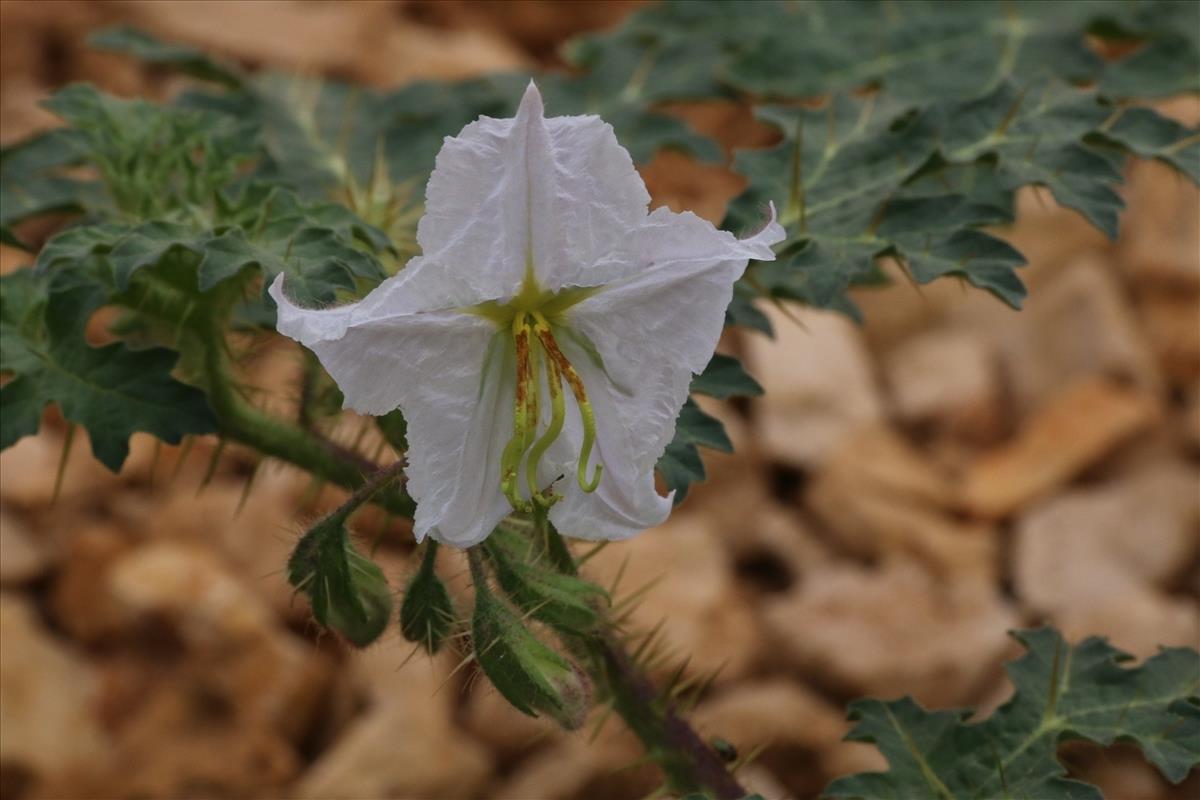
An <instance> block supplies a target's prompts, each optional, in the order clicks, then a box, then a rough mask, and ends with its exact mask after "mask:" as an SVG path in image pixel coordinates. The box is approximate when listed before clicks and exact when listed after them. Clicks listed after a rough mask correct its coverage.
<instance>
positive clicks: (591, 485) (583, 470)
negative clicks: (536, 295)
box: [533, 311, 604, 492]
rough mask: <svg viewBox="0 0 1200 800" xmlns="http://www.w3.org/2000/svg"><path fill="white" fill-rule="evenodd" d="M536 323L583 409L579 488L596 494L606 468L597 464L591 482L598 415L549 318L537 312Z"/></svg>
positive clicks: (578, 476)
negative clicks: (590, 470)
mask: <svg viewBox="0 0 1200 800" xmlns="http://www.w3.org/2000/svg"><path fill="white" fill-rule="evenodd" d="M533 316H534V319H535V320H536V321H537V325H536V327H535V328H534V330H535V331H536V333H537V335H538V338H539V339H541V342H542V347H543V348H544V349H545V351H546V356H547V358H549V359H550V360H552V361H554V363H555V365H556V366H557V367H558V371H559V373H560V374H561V375H562V377H564V378H566V379H567V385H569V386H570V387H571V393H572V394H574V395H575V403H576V405H578V406H579V416H580V417H581V419H582V421H583V442H582V444H581V446H580V450H579V468H578V470H577V472H576V476H575V478H576V480H577V481H578V482H579V488H580V489H583V491H585V492H594V491H596V487H597V486H599V485H600V473H601V472H602V471H603V469H604V466H603V465H602V464H596V469H595V471H594V472H593V473H592V477H591V480H588V478H587V463H588V459H589V458H591V455H592V447H593V446H594V445H595V443H596V412H595V411H594V410H593V409H592V404H591V402H589V400H588V396H587V390H586V389H585V388H584V386H583V379H582V378H581V377H579V373H578V372H576V371H575V367H574V366H572V365H571V362H570V361H568V360H567V357H566V356H565V355H563V352H562V350H560V349H559V347H558V342H557V341H555V339H554V334H553V332H551V330H550V324H549V323H548V322H546V318H545V317H543V316H542V315H541V314H539V313H538V312H536V311H535V312H533Z"/></svg>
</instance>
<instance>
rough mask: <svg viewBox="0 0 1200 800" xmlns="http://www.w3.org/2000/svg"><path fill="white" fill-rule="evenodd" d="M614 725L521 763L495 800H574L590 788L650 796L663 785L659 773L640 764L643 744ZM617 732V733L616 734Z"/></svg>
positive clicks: (604, 793)
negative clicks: (597, 736) (530, 799)
mask: <svg viewBox="0 0 1200 800" xmlns="http://www.w3.org/2000/svg"><path fill="white" fill-rule="evenodd" d="M617 727H619V723H618V722H615V721H614V722H610V723H609V724H608V726H607V728H606V729H605V735H603V736H601V737H600V738H598V739H596V740H595V741H588V739H587V737H586V736H572V737H569V738H565V739H563V740H562V741H561V742H559V743H558V744H556V745H554V746H553V747H549V748H546V749H545V750H541V751H539V752H537V753H534V754H533V755H532V756H530V757H529V758H527V759H525V760H524V761H522V762H521V764H520V765H519V766H518V767H517V769H516V770H515V771H514V772H513V774H512V775H511V777H509V778H508V780H506V781H505V782H504V783H503V784H501V785H500V787H499V788H497V789H496V790H495V793H494V795H493V797H495V798H496V800H529V798H534V797H536V798H538V800H570V798H576V797H579V796H581V794H582V793H583V792H584V791H585V790H587V792H588V793H589V795H590V796H593V797H645V796H647V795H649V794H650V793H651V792H653V791H654V789H655V788H657V787H658V786H660V785H661V784H662V777H661V775H660V773H659V772H658V770H657V769H655V768H654V767H653V766H651V765H649V764H645V763H640V764H639V763H638V762H639V760H640V759H641V758H642V756H643V755H644V753H643V752H642V750H641V747H640V745H639V744H638V742H637V740H636V739H634V738H633V737H632V736H631V735H628V734H625V733H624V732H623V731H616V730H615V729H616V728H617ZM610 734H611V735H610Z"/></svg>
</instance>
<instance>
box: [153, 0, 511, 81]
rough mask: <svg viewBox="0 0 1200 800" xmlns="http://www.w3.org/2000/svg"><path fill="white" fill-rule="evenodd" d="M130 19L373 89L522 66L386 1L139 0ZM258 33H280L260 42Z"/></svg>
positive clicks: (472, 35) (476, 34) (479, 40)
mask: <svg viewBox="0 0 1200 800" xmlns="http://www.w3.org/2000/svg"><path fill="white" fill-rule="evenodd" d="M131 5H132V9H131V11H132V12H133V13H134V15H135V19H137V21H138V22H139V23H141V24H142V25H144V26H146V27H148V28H150V29H151V30H154V31H156V32H157V33H158V34H160V35H162V36H164V37H168V38H171V39H178V40H181V41H186V42H193V43H196V44H199V45H201V46H203V47H204V48H205V49H207V50H210V51H211V50H215V51H217V52H219V53H223V54H225V55H226V56H232V57H234V58H238V59H242V60H247V61H251V62H253V63H260V64H261V63H266V64H267V65H269V66H272V67H276V68H282V69H284V70H287V71H291V72H301V73H307V74H313V73H317V74H323V75H336V76H338V77H341V78H343V79H346V78H349V79H351V80H352V81H353V80H357V81H360V82H366V83H371V84H377V85H396V84H399V83H403V82H404V81H406V80H413V79H416V78H454V77H466V76H469V75H477V74H480V73H483V72H494V71H497V70H505V69H514V68H518V67H522V66H525V65H526V64H527V59H526V58H525V57H524V56H523V54H522V53H521V52H520V50H518V49H517V48H516V47H514V46H513V45H512V44H510V43H509V42H507V41H506V40H504V39H503V38H501V37H499V36H496V35H495V34H494V33H491V32H489V31H483V30H473V31H471V30H468V31H447V30H439V29H435V28H429V27H426V26H422V25H417V24H415V23H412V22H410V21H408V20H405V19H404V18H403V17H401V16H400V15H398V14H396V13H394V11H393V9H392V8H391V7H390V6H389V5H387V4H384V3H351V4H345V5H339V6H314V7H312V8H308V7H305V6H303V5H294V4H292V3H232V2H224V3H222V4H221V5H220V13H215V14H214V13H212V9H211V8H207V7H205V6H203V5H200V6H196V5H190V4H187V3H185V4H182V5H180V6H179V7H175V6H173V5H164V4H162V3H159V2H150V1H149V0H141V2H136V3H133V4H131ZM261 31H276V32H280V33H282V34H284V35H277V36H271V37H265V38H264V37H263V36H261V35H260V32H261Z"/></svg>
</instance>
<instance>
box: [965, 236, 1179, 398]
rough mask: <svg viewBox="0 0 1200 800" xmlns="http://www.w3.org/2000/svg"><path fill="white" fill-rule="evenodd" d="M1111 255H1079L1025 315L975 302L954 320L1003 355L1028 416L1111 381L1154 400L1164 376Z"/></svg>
mask: <svg viewBox="0 0 1200 800" xmlns="http://www.w3.org/2000/svg"><path fill="white" fill-rule="evenodd" d="M1114 273H1115V267H1114V266H1113V264H1112V263H1111V261H1110V260H1108V259H1107V258H1106V257H1103V256H1098V255H1092V256H1083V257H1078V258H1077V259H1076V260H1074V261H1071V262H1070V263H1068V264H1067V266H1065V267H1064V268H1063V269H1061V270H1059V271H1056V272H1055V273H1054V274H1052V275H1050V276H1049V277H1048V280H1046V281H1045V283H1044V285H1042V286H1038V287H1036V288H1035V289H1033V290H1032V291H1031V293H1030V296H1029V300H1028V302H1027V303H1026V307H1025V309H1024V310H1023V311H1021V312H1020V313H1015V312H1012V311H1010V310H1007V309H1004V308H1003V307H1000V306H998V305H996V304H993V303H991V302H988V298H986V297H982V296H975V297H971V298H969V299H968V300H967V301H966V302H964V303H963V304H962V306H961V308H959V309H957V310H956V312H955V314H954V315H953V321H954V324H955V325H956V326H961V327H963V328H965V329H968V330H972V331H975V332H976V333H977V335H979V336H981V337H983V338H984V340H985V341H987V342H988V343H989V345H990V346H991V347H993V348H995V350H996V351H997V352H999V353H1000V357H1001V360H1002V365H1003V372H1004V374H1005V376H1006V377H1007V379H1008V383H1009V387H1010V390H1011V395H1012V400H1013V401H1014V403H1015V405H1016V408H1017V410H1018V412H1019V413H1020V414H1022V415H1024V414H1027V413H1029V412H1030V411H1032V410H1034V409H1037V408H1039V407H1040V406H1042V405H1044V404H1045V403H1046V402H1048V401H1049V399H1050V398H1052V397H1054V396H1056V395H1057V394H1058V393H1059V392H1061V391H1062V390H1063V389H1064V388H1065V387H1066V386H1068V385H1070V384H1072V383H1074V382H1076V381H1077V380H1081V379H1084V378H1088V377H1096V376H1107V377H1110V378H1114V379H1117V380H1120V381H1123V382H1129V383H1132V384H1135V385H1137V386H1139V387H1141V388H1143V389H1145V390H1146V391H1147V392H1149V393H1151V394H1158V393H1160V392H1161V390H1162V387H1163V381H1162V375H1161V373H1160V370H1159V368H1158V365H1157V363H1156V361H1155V358H1154V353H1153V351H1152V350H1151V348H1150V346H1149V343H1148V342H1147V340H1146V337H1145V335H1144V334H1143V332H1142V331H1141V329H1140V327H1139V326H1138V321H1137V316H1136V314H1135V313H1134V311H1133V309H1132V307H1131V306H1130V303H1129V300H1128V298H1127V297H1126V296H1125V294H1124V291H1123V290H1122V288H1121V286H1120V285H1119V283H1118V281H1117V278H1116V276H1115V274H1114Z"/></svg>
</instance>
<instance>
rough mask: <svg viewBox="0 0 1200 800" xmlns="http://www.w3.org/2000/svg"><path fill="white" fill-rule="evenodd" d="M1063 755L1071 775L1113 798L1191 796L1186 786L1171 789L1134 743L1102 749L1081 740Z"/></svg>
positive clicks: (1165, 799) (1136, 799) (1158, 799)
mask: <svg viewBox="0 0 1200 800" xmlns="http://www.w3.org/2000/svg"><path fill="white" fill-rule="evenodd" d="M1064 755H1065V756H1066V759H1067V761H1068V763H1069V764H1071V767H1072V769H1071V772H1072V777H1076V779H1077V780H1080V781H1084V782H1086V783H1090V784H1092V785H1093V786H1096V787H1097V788H1098V789H1099V790H1100V794H1101V796H1102V797H1107V798H1111V800H1176V799H1177V800H1183V798H1186V797H1188V796H1189V794H1188V789H1187V788H1185V787H1176V791H1174V792H1173V791H1171V789H1170V788H1168V784H1167V782H1166V781H1165V780H1164V779H1163V777H1162V776H1161V775H1160V774H1159V773H1158V771H1157V770H1155V769H1154V767H1153V766H1151V764H1150V763H1149V762H1147V761H1146V757H1145V756H1143V755H1142V754H1141V753H1140V752H1138V749H1137V748H1136V747H1134V746H1132V745H1117V746H1115V747H1108V748H1104V749H1101V748H1099V747H1097V746H1095V745H1090V744H1083V743H1080V744H1075V745H1071V746H1069V747H1068V748H1066V752H1065V753H1064ZM1179 789H1182V791H1178V790H1179Z"/></svg>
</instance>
